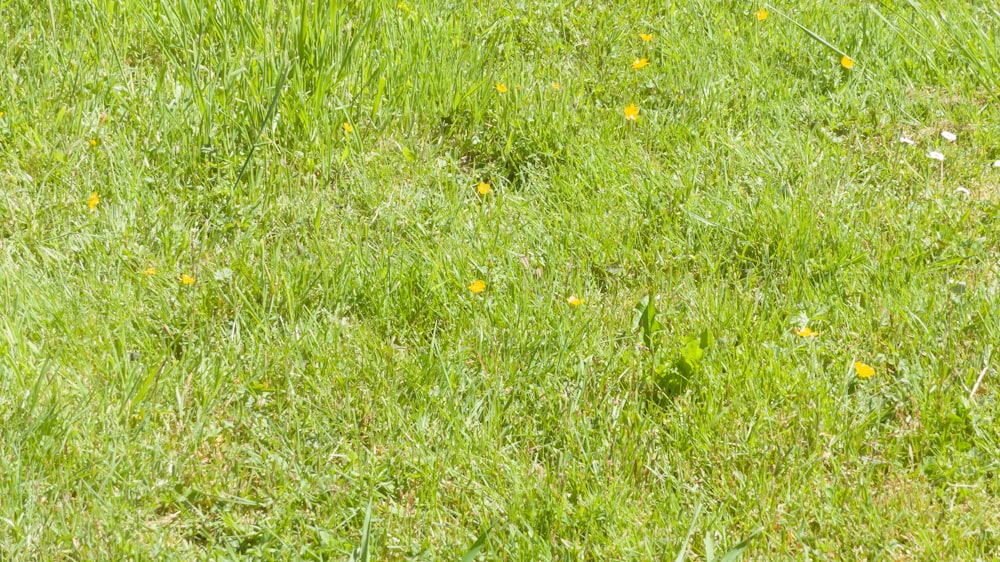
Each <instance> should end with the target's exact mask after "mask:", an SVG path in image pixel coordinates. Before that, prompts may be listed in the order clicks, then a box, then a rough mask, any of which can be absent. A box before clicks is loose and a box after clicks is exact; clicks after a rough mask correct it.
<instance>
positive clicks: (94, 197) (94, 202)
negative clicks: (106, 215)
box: [87, 191, 101, 211]
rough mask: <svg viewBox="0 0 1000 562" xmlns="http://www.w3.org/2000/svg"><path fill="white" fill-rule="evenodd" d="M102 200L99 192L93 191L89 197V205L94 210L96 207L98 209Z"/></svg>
mask: <svg viewBox="0 0 1000 562" xmlns="http://www.w3.org/2000/svg"><path fill="white" fill-rule="evenodd" d="M100 202H101V198H100V197H98V196H97V192H96V191H95V192H93V193H91V194H90V197H88V198H87V206H88V207H90V210H91V211H93V210H94V209H96V208H97V204H98V203H100Z"/></svg>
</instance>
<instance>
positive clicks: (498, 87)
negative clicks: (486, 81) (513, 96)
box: [497, 82, 507, 94]
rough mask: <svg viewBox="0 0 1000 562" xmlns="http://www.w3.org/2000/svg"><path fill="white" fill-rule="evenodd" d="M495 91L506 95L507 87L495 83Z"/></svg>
mask: <svg viewBox="0 0 1000 562" xmlns="http://www.w3.org/2000/svg"><path fill="white" fill-rule="evenodd" d="M497 91H498V92H500V93H501V94H506V93H507V86H504V85H503V84H501V83H500V82H497Z"/></svg>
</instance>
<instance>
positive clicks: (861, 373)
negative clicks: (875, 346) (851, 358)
mask: <svg viewBox="0 0 1000 562" xmlns="http://www.w3.org/2000/svg"><path fill="white" fill-rule="evenodd" d="M854 370H855V371H857V372H858V377H860V378H863V379H867V378H868V377H870V376H872V375H874V374H875V369H872V368H871V366H870V365H865V364H864V363H862V362H860V361H857V362H855V363H854Z"/></svg>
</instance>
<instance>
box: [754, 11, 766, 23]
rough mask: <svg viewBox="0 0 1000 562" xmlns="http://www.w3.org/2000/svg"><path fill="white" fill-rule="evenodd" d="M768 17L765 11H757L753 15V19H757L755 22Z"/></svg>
mask: <svg viewBox="0 0 1000 562" xmlns="http://www.w3.org/2000/svg"><path fill="white" fill-rule="evenodd" d="M768 15H770V14H768V13H767V10H757V11H756V12H754V13H753V17H755V18H757V21H764V20H766V19H767V16H768Z"/></svg>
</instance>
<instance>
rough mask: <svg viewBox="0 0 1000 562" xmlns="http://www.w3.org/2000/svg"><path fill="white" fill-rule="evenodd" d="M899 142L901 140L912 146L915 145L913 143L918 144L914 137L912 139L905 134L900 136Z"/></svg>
mask: <svg viewBox="0 0 1000 562" xmlns="http://www.w3.org/2000/svg"><path fill="white" fill-rule="evenodd" d="M899 142H901V143H903V144H908V145H910V146H913V145H915V144H917V143H915V142H914V141H913V139H911V138H910V137H905V136H903V137H899Z"/></svg>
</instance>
